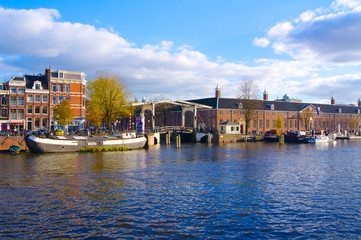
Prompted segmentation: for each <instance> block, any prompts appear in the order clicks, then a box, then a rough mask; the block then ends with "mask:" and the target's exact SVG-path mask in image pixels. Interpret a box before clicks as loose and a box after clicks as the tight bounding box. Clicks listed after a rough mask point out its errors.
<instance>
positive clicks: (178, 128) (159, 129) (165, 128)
mask: <svg viewBox="0 0 361 240" xmlns="http://www.w3.org/2000/svg"><path fill="white" fill-rule="evenodd" d="M168 131H189V132H191V131H193V127H182V126H162V127H160V126H159V127H155V128H154V129H149V130H147V132H150V133H158V132H159V133H161V132H168Z"/></svg>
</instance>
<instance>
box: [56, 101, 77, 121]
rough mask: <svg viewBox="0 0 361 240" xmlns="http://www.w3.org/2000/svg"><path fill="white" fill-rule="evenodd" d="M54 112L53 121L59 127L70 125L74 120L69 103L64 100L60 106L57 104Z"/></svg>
mask: <svg viewBox="0 0 361 240" xmlns="http://www.w3.org/2000/svg"><path fill="white" fill-rule="evenodd" d="M54 112H55V121H57V123H58V124H59V125H60V126H65V125H67V124H69V123H71V122H72V121H73V120H74V118H75V114H74V112H73V110H72V109H71V108H70V103H69V102H68V101H66V100H64V101H63V102H62V103H61V104H58V105H57V106H56V107H55V108H54Z"/></svg>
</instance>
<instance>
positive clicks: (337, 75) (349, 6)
mask: <svg viewBox="0 0 361 240" xmlns="http://www.w3.org/2000/svg"><path fill="white" fill-rule="evenodd" d="M360 29H361V1H360V0H335V1H326V0H315V1H301V0H295V1H286V0H273V1H266V0H242V1H240V0H228V1H212V0H208V1H206V0H199V1H197V0H193V1H191V0H185V1H181V0H179V1H159V0H153V1H146V0H144V1H132V0H122V1H116V0H112V1H101V2H99V1H68V0H65V1H17V0H13V1H5V2H2V3H0V79H1V80H4V79H5V77H6V78H7V79H8V78H10V77H11V76H19V75H20V76H21V75H23V74H25V73H27V74H33V73H35V74H37V73H43V72H44V70H45V68H46V67H48V66H51V67H52V68H53V69H63V70H71V71H80V72H85V73H86V74H87V75H88V78H92V77H94V75H95V73H96V71H98V70H100V71H108V72H114V73H119V74H121V75H122V76H124V79H125V82H126V83H127V85H128V88H129V90H130V91H131V93H132V95H133V96H134V97H137V98H142V97H143V96H145V97H146V98H148V99H154V98H167V99H168V98H170V99H192V98H200V97H213V96H214V88H215V86H216V85H217V84H219V86H220V87H221V89H222V97H237V95H238V92H239V91H238V88H239V85H240V82H241V81H243V80H245V79H253V80H254V82H255V83H256V84H257V86H258V87H259V89H260V92H261V91H263V90H264V89H265V88H266V89H267V91H268V93H269V95H270V98H271V99H274V98H277V97H281V96H283V95H284V94H288V95H289V96H290V97H291V98H300V99H302V100H303V101H304V102H324V103H329V102H330V97H331V95H332V93H333V94H334V95H335V97H336V102H337V103H344V104H349V103H356V101H357V99H358V98H359V97H360V96H361V91H360V90H361V70H360V63H361V31H360Z"/></svg>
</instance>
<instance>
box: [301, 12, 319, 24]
mask: <svg viewBox="0 0 361 240" xmlns="http://www.w3.org/2000/svg"><path fill="white" fill-rule="evenodd" d="M314 17H315V13H314V12H313V11H311V10H308V11H306V12H304V13H302V14H301V15H300V19H301V21H302V22H308V21H311V20H312V19H313V18H314Z"/></svg>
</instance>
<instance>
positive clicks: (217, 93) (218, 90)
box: [216, 83, 221, 98]
mask: <svg viewBox="0 0 361 240" xmlns="http://www.w3.org/2000/svg"><path fill="white" fill-rule="evenodd" d="M220 97H221V89H220V88H219V86H218V83H217V87H216V98H220Z"/></svg>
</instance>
